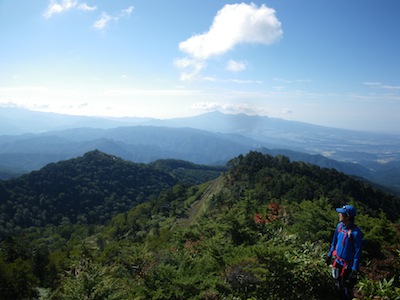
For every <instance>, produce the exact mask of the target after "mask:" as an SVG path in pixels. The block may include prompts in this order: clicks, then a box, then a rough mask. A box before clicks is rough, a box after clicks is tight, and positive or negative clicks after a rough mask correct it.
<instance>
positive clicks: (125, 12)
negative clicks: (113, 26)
mask: <svg viewBox="0 0 400 300" xmlns="http://www.w3.org/2000/svg"><path fill="white" fill-rule="evenodd" d="M133 10H134V8H133V6H129V7H128V8H126V9H122V10H121V12H120V14H119V15H118V16H110V15H109V14H107V13H106V12H103V13H102V14H101V15H100V18H99V19H98V20H97V21H96V22H94V23H93V27H94V28H96V29H99V30H102V29H104V28H105V27H106V26H107V25H108V23H109V22H110V21H115V22H118V21H119V19H120V18H122V17H129V16H130V15H131V14H132V12H133Z"/></svg>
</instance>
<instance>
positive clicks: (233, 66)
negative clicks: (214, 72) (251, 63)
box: [226, 60, 247, 73]
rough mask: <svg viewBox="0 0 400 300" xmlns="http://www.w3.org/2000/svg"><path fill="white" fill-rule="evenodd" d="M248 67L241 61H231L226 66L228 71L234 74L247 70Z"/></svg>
mask: <svg viewBox="0 0 400 300" xmlns="http://www.w3.org/2000/svg"><path fill="white" fill-rule="evenodd" d="M246 68H247V65H246V63H244V62H241V61H235V60H229V61H228V63H227V64H226V70H227V71H230V72H234V73H238V72H241V71H244V70H246Z"/></svg>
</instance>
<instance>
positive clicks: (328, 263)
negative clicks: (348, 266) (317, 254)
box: [325, 256, 332, 266]
mask: <svg viewBox="0 0 400 300" xmlns="http://www.w3.org/2000/svg"><path fill="white" fill-rule="evenodd" d="M325 263H326V265H327V266H329V265H330V264H331V263H332V258H331V257H330V256H327V257H326V258H325Z"/></svg>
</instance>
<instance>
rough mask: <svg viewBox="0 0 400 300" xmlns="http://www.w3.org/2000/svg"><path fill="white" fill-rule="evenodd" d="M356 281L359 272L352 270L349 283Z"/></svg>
mask: <svg viewBox="0 0 400 300" xmlns="http://www.w3.org/2000/svg"><path fill="white" fill-rule="evenodd" d="M354 280H357V271H356V270H351V272H350V274H349V281H354Z"/></svg>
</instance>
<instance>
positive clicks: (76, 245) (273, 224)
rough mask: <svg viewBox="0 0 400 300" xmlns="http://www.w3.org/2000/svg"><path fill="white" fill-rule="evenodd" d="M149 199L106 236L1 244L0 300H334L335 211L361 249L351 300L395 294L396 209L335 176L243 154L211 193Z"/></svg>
mask: <svg viewBox="0 0 400 300" xmlns="http://www.w3.org/2000/svg"><path fill="white" fill-rule="evenodd" d="M186 164H187V163H180V162H169V161H167V162H160V163H159V166H160V167H161V168H164V169H166V168H169V167H170V166H171V165H181V166H184V165H186ZM3 192H4V191H3ZM147 200H148V201H144V202H143V203H140V204H138V205H136V206H134V207H133V208H132V209H130V210H128V211H124V212H123V213H121V214H118V215H117V216H115V217H113V218H112V219H111V221H110V222H109V223H108V224H106V225H105V226H93V225H85V224H82V223H81V224H77V225H74V226H72V225H65V224H63V225H62V226H57V227H50V226H47V227H46V228H42V229H40V228H36V229H35V230H32V229H28V230H26V231H24V234H23V235H20V236H17V237H15V238H9V239H7V240H6V241H4V242H3V243H0V271H1V273H0V274H1V275H0V276H2V277H0V278H1V280H2V283H4V286H6V287H7V290H2V289H0V297H1V296H3V294H4V293H5V292H8V293H9V294H8V295H11V294H12V295H13V296H14V298H13V299H19V298H28V295H30V296H31V298H34V297H33V296H32V295H36V297H37V290H36V287H38V286H40V287H41V291H42V292H43V291H45V292H46V293H47V294H48V295H50V298H51V299H82V298H84V297H88V298H96V297H97V298H99V299H106V298H111V299H120V300H125V299H126V300H128V299H129V300H130V299H198V300H200V299H285V300H287V299H289V300H291V299H293V300H294V299H311V300H317V299H327V300H331V299H332V300H333V299H336V296H335V293H334V290H335V288H334V285H333V283H332V282H331V280H330V269H329V267H327V266H326V265H325V262H324V257H325V255H326V253H327V251H328V248H329V242H330V239H331V236H332V232H333V230H334V228H335V226H336V224H337V220H338V219H337V213H336V211H335V209H334V207H337V206H341V205H343V204H344V203H352V204H353V205H355V206H356V207H357V210H358V215H357V224H358V225H359V226H360V228H362V230H363V232H364V235H365V239H366V241H367V243H366V244H365V247H364V261H363V263H362V273H361V274H360V276H361V278H360V284H362V286H363V289H362V290H360V291H358V295H357V297H358V299H365V300H366V299H372V298H373V297H374V296H376V295H385V296H387V297H389V298H390V297H392V296H395V295H398V293H399V292H400V281H399V280H398V277H397V275H398V270H399V269H400V260H399V258H398V253H397V252H398V246H399V245H400V231H399V228H398V227H396V226H395V223H394V222H398V220H399V214H400V213H399V211H400V210H399V207H400V199H399V198H396V197H394V196H391V195H388V194H385V193H383V192H380V191H379V190H376V189H374V188H372V187H371V186H369V185H368V184H366V183H365V182H361V181H357V180H355V179H353V178H351V177H349V176H346V175H345V174H343V173H339V172H337V171H335V170H330V169H321V168H319V167H317V166H314V165H310V164H305V163H300V162H290V161H289V159H288V158H287V157H283V156H276V157H273V156H270V155H266V154H262V153H259V152H250V153H249V154H247V155H246V156H238V157H236V158H234V159H232V160H231V161H230V162H229V170H228V171H226V172H225V173H223V174H222V175H221V176H220V177H218V178H217V179H215V180H213V181H211V182H207V183H203V184H200V185H195V186H188V185H185V184H176V185H174V186H173V187H171V188H168V189H166V190H163V191H162V192H160V193H159V194H158V195H157V196H155V195H153V196H150V197H149V198H148V199H147ZM391 220H393V221H394V222H392V221H391ZM10 270H14V272H11V271H10ZM384 278H385V279H386V278H388V279H389V278H394V279H393V280H392V281H391V283H390V286H388V285H387V284H385V282H384V281H383V279H384ZM386 282H387V281H386ZM11 283H13V284H11ZM288 283H289V284H288ZM2 293H3V294H2ZM7 299H8V298H7Z"/></svg>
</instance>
